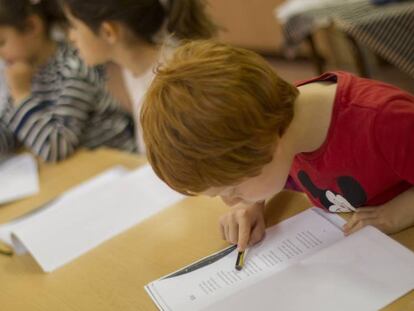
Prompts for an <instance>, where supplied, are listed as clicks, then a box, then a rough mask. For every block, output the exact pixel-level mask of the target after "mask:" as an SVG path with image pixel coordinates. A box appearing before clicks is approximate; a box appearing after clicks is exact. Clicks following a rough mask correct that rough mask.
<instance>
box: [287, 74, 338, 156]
mask: <svg viewBox="0 0 414 311" xmlns="http://www.w3.org/2000/svg"><path fill="white" fill-rule="evenodd" d="M336 86H337V85H336V84H335V83H326V82H314V83H310V84H306V85H303V86H301V87H299V88H298V89H299V91H300V94H299V96H298V97H297V99H296V101H295V104H294V106H295V108H294V109H295V114H294V117H293V120H292V123H291V125H290V126H289V128H288V129H287V131H286V133H285V135H283V137H282V139H283V140H285V141H287V142H288V144H289V145H290V149H291V150H292V152H293V153H294V154H299V153H303V152H312V151H315V150H317V149H318V148H320V147H321V146H322V145H323V143H324V142H325V140H326V138H327V136H328V131H329V127H330V124H331V118H332V111H333V106H334V102H335V95H336Z"/></svg>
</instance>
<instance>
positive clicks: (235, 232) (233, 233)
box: [228, 222, 239, 244]
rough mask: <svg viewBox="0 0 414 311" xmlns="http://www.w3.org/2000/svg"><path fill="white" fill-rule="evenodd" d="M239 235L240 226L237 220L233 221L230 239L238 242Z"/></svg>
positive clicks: (234, 242)
mask: <svg viewBox="0 0 414 311" xmlns="http://www.w3.org/2000/svg"><path fill="white" fill-rule="evenodd" d="M238 235H239V226H238V225H237V223H235V222H231V223H230V225H229V236H228V238H229V241H230V242H231V243H233V244H237V240H238Z"/></svg>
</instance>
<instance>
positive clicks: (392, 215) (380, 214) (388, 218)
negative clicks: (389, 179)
mask: <svg viewBox="0 0 414 311" xmlns="http://www.w3.org/2000/svg"><path fill="white" fill-rule="evenodd" d="M413 224H414V215H413V208H412V207H411V206H406V205H397V204H385V205H382V206H378V207H363V208H358V209H357V211H356V212H355V213H354V215H352V217H351V219H350V220H349V221H348V223H346V224H345V225H344V227H343V229H344V233H345V235H349V234H351V233H353V232H355V231H357V230H359V229H361V228H362V227H365V226H368V225H371V226H374V227H376V228H377V229H379V230H381V231H382V232H384V233H387V234H391V233H396V232H399V231H401V230H403V229H406V228H408V227H410V226H412V225H413Z"/></svg>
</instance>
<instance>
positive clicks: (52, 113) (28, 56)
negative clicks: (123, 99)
mask: <svg viewBox="0 0 414 311" xmlns="http://www.w3.org/2000/svg"><path fill="white" fill-rule="evenodd" d="M56 12H58V10H57V5H54V3H53V1H52V0H13V1H10V0H0V58H1V59H2V60H3V62H4V65H5V66H4V70H3V72H2V73H3V75H4V76H5V80H6V84H7V87H6V92H7V93H6V94H0V100H3V101H4V102H3V103H1V104H2V105H5V108H4V110H3V112H2V114H1V117H0V153H1V154H4V153H7V152H10V151H12V150H14V149H15V148H16V147H17V146H19V145H20V144H22V145H24V146H25V147H26V148H27V149H29V150H31V151H32V153H34V154H35V155H37V156H39V157H40V158H42V159H43V160H44V161H48V162H57V161H60V160H63V159H65V158H66V157H68V156H69V155H71V154H72V153H73V152H74V151H75V150H76V149H77V148H78V147H87V148H95V147H99V146H108V147H113V148H119V149H123V150H127V151H135V149H136V143H135V138H134V126H133V122H132V119H131V118H130V117H129V115H128V114H127V113H126V112H124V111H122V110H121V108H120V107H119V105H118V104H117V103H116V102H115V101H113V100H112V98H111V97H110V96H109V95H108V94H107V93H106V92H105V91H104V84H105V83H104V82H105V81H104V80H103V78H102V74H101V72H100V71H99V70H98V69H91V68H88V67H87V66H86V65H85V64H84V63H83V62H82V61H81V59H80V58H79V56H78V55H77V52H76V51H75V50H74V49H73V48H71V47H70V46H68V45H67V44H65V43H57V42H55V41H54V40H53V39H52V38H51V36H50V35H49V33H50V30H51V28H52V26H53V25H54V23H55V22H57V21H59V20H60V17H61V16H60V15H59V14H57V13H56ZM3 89H4V88H3Z"/></svg>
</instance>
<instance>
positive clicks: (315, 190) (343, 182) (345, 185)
mask: <svg viewBox="0 0 414 311" xmlns="http://www.w3.org/2000/svg"><path fill="white" fill-rule="evenodd" d="M297 177H298V179H299V181H300V182H301V184H302V186H303V187H304V188H305V189H307V190H308V192H309V195H311V196H313V198H315V199H317V200H319V202H320V203H321V205H322V206H324V207H325V208H326V209H327V210H329V211H330V212H332V213H350V212H354V211H355V208H357V207H360V206H363V205H365V203H366V201H367V196H366V194H365V191H364V189H363V188H362V186H361V185H360V184H359V182H358V181H357V180H355V179H354V178H352V177H351V176H339V177H338V178H336V183H337V185H338V188H339V189H340V193H336V192H335V191H333V190H331V189H321V188H319V187H318V186H317V185H315V184H314V183H313V181H312V180H311V179H310V177H309V175H308V174H307V173H306V172H305V171H302V170H301V171H299V173H298V175H297Z"/></svg>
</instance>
